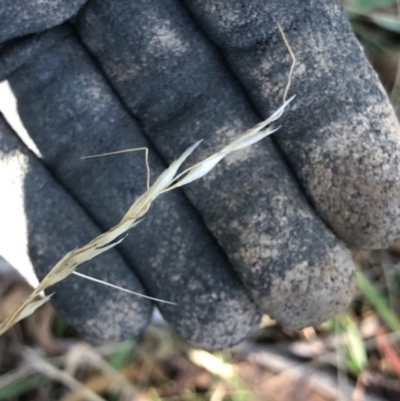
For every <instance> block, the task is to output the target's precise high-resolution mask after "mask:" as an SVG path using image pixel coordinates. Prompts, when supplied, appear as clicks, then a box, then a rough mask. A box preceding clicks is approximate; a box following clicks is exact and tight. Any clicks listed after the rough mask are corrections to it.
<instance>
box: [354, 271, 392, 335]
mask: <svg viewBox="0 0 400 401" xmlns="http://www.w3.org/2000/svg"><path fill="white" fill-rule="evenodd" d="M356 282H357V286H358V288H359V289H360V290H361V292H362V293H363V294H364V296H365V297H366V298H367V299H368V301H369V302H370V303H371V305H372V306H373V307H374V308H375V310H376V312H377V313H378V315H379V316H380V318H381V319H382V320H383V321H384V322H385V323H386V325H387V326H388V327H389V328H390V329H391V330H393V331H399V330H400V319H399V318H398V316H396V314H395V313H393V311H392V310H391V309H390V307H389V304H388V301H387V299H386V298H385V297H384V296H383V295H382V294H381V293H380V292H379V291H378V290H377V289H376V288H375V287H374V286H373V285H372V284H371V282H370V281H369V280H368V278H367V277H366V276H365V274H364V273H363V272H362V271H361V270H357V273H356Z"/></svg>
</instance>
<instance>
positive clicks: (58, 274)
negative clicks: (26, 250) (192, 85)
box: [0, 24, 296, 335]
mask: <svg viewBox="0 0 400 401" xmlns="http://www.w3.org/2000/svg"><path fill="white" fill-rule="evenodd" d="M277 25H278V28H279V31H280V33H281V35H282V37H283V40H284V42H285V45H286V47H287V48H288V50H289V53H290V55H291V57H292V66H291V69H290V73H289V79H288V84H287V87H286V89H285V93H284V98H283V104H282V106H281V107H280V108H279V109H278V110H276V111H275V112H274V113H273V114H272V115H271V116H270V117H269V118H268V119H266V120H265V121H262V122H261V123H259V124H257V125H256V126H255V127H253V128H251V129H250V130H248V131H246V132H245V133H244V134H243V135H241V136H240V137H239V138H237V139H236V140H234V141H233V142H232V143H230V144H229V145H227V146H225V147H224V148H223V149H221V150H220V151H218V152H216V153H214V154H212V155H211V156H209V157H207V158H206V159H204V160H203V161H201V162H199V163H197V164H195V165H194V166H192V167H190V168H188V169H187V170H185V171H183V172H181V173H179V174H178V170H179V168H180V167H181V165H182V164H183V163H184V162H185V161H186V159H187V158H188V157H189V156H190V155H191V154H192V153H193V152H194V150H195V149H196V148H197V147H198V146H199V145H200V143H201V141H199V142H197V143H195V144H194V145H192V146H191V147H189V148H188V149H187V150H186V151H185V152H184V153H183V154H182V155H181V156H180V157H179V158H178V159H177V160H175V161H174V162H173V163H172V164H171V165H170V166H169V167H168V168H167V169H166V170H165V171H164V172H163V173H162V174H161V175H160V176H159V177H158V178H157V180H156V181H155V182H154V183H153V185H151V186H149V185H148V189H147V191H146V192H145V193H143V194H142V195H141V196H140V197H139V198H138V199H137V200H136V201H135V202H134V203H133V204H132V206H131V207H130V208H129V210H128V211H127V212H126V214H125V215H124V216H123V218H122V219H121V221H120V222H119V223H118V224H117V225H115V226H114V227H112V228H111V229H110V230H108V231H107V232H105V233H103V234H101V235H99V236H98V237H96V238H94V239H93V240H92V241H90V242H89V243H87V244H86V245H84V246H82V247H79V248H76V249H74V250H73V251H71V252H68V253H67V254H66V255H65V256H64V257H63V258H62V259H61V260H60V261H59V262H58V263H57V264H56V265H55V266H54V267H53V268H52V269H51V270H50V271H49V273H48V274H47V275H46V276H45V277H44V279H43V280H42V281H41V282H40V283H39V285H38V286H37V287H36V288H35V289H34V290H33V292H32V294H31V295H30V296H29V297H28V298H27V299H26V300H25V301H24V302H23V303H22V304H21V305H20V306H19V307H18V308H17V309H16V310H15V311H14V312H13V313H12V314H11V315H10V316H9V317H8V318H6V319H5V320H4V321H3V322H1V323H0V335H1V334H3V333H5V332H6V331H7V330H8V329H9V328H11V327H12V326H13V325H14V324H15V323H17V322H18V321H20V320H22V319H24V318H26V317H27V316H29V315H31V314H32V313H33V312H34V311H35V310H36V309H38V308H39V307H40V306H42V305H43V304H45V303H46V302H47V301H48V300H49V299H50V298H51V295H52V294H51V295H48V296H46V297H44V298H41V297H40V293H41V292H42V291H44V290H45V289H47V288H48V287H50V286H52V285H54V284H56V283H58V282H59V281H61V280H63V279H65V278H66V277H68V276H69V275H70V274H77V275H80V276H82V277H84V278H87V279H90V280H95V279H93V278H91V277H89V276H86V275H84V274H82V273H77V272H76V271H75V270H76V268H77V267H78V266H79V265H81V264H82V263H84V262H86V261H89V260H91V259H93V258H94V257H96V256H98V255H100V254H102V253H103V252H106V251H108V250H109V249H111V248H114V247H115V246H117V245H118V244H119V243H121V242H122V241H123V240H124V239H125V237H126V233H127V231H128V230H130V229H131V228H133V227H135V226H136V225H137V224H139V223H140V219H141V218H142V217H143V216H144V215H145V214H146V213H147V211H148V210H149V208H150V206H151V204H152V203H153V201H154V200H156V199H157V197H158V196H160V195H161V194H163V193H165V192H168V191H171V190H172V189H174V188H178V187H181V186H183V185H186V184H189V183H191V182H193V181H195V180H198V179H200V178H202V177H203V176H205V175H206V174H207V173H208V172H210V171H211V170H212V169H213V168H214V167H215V166H216V165H217V164H218V163H219V162H220V161H221V160H223V159H224V158H225V157H226V156H227V155H228V154H230V153H232V152H236V151H238V150H241V149H243V148H246V147H248V146H250V145H253V144H255V143H257V142H259V141H260V140H261V139H263V138H265V137H267V136H269V135H271V134H272V133H274V132H275V131H277V130H278V129H279V127H276V126H273V125H272V123H273V122H275V121H276V120H278V119H279V118H280V117H281V116H282V114H283V112H284V111H285V109H286V107H287V106H288V105H289V103H290V102H291V101H292V100H293V99H294V96H293V97H291V98H290V99H289V100H286V96H287V92H288V90H289V86H290V82H291V76H292V72H293V67H294V64H295V62H296V59H295V57H294V54H293V52H292V49H291V48H290V45H289V43H288V41H287V38H286V36H285V34H284V32H283V30H282V28H281V26H280V25H279V24H277ZM112 153H117V152H112ZM110 154H111V153H110ZM146 166H147V167H148V164H147V150H146ZM147 179H149V178H147ZM96 281H97V282H99V283H101V284H105V285H109V286H111V287H115V288H118V289H120V290H122V291H127V292H130V293H133V294H136V295H138V296H142V297H145V298H150V299H153V300H156V301H159V302H166V303H171V302H169V301H163V300H160V299H157V298H152V297H148V296H146V295H144V294H138V293H134V292H132V291H130V290H126V289H124V288H120V287H118V286H114V285H113V284H110V283H107V282H104V281H101V280H96Z"/></svg>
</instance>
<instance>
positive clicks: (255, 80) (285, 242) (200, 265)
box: [0, 0, 400, 348]
mask: <svg viewBox="0 0 400 401" xmlns="http://www.w3.org/2000/svg"><path fill="white" fill-rule="evenodd" d="M78 10H79V11H78ZM71 17H73V18H72V22H66V23H64V24H63V25H62V26H58V27H55V26H56V25H59V24H60V23H62V22H63V21H66V20H68V19H69V18H71ZM276 21H279V22H280V24H281V25H282V27H283V30H284V32H285V33H286V35H287V37H288V40H289V42H290V45H291V47H292V49H293V51H294V53H295V54H296V57H297V59H298V62H297V65H296V68H295V71H294V75H293V81H292V86H291V89H290V94H296V96H297V97H296V99H295V101H294V102H293V103H292V105H291V106H290V108H289V109H288V110H287V112H286V113H285V115H284V117H283V118H282V120H281V121H280V123H281V124H282V128H281V129H280V130H279V131H278V132H277V133H276V134H274V137H273V138H272V139H266V140H263V141H262V142H260V143H258V144H256V145H254V146H252V147H250V148H247V149H244V150H242V151H240V152H237V153H236V154H233V155H231V156H229V157H228V158H227V159H226V161H224V162H223V163H222V164H221V165H219V166H218V167H217V168H216V169H215V170H213V171H212V172H211V173H210V174H209V175H208V176H206V177H205V178H204V179H202V180H201V181H199V182H196V183H193V184H191V185H189V186H187V187H185V188H184V189H183V191H181V190H177V191H174V192H171V193H169V194H167V195H165V196H162V197H161V198H159V199H158V200H157V201H156V202H155V204H154V206H153V207H152V209H151V210H150V212H149V213H148V215H147V217H146V219H145V220H144V221H143V222H142V223H141V224H140V225H139V226H138V227H137V228H135V229H134V230H133V231H132V232H131V234H130V235H129V237H128V238H127V239H126V240H125V241H124V242H123V243H122V244H121V245H119V246H118V247H117V248H116V249H114V250H112V251H110V252H108V253H106V254H105V255H103V256H101V257H99V258H97V259H94V260H93V261H92V262H91V263H90V264H88V265H87V266H85V265H84V266H81V267H80V268H79V269H78V270H79V271H82V272H83V273H85V274H88V275H91V276H93V277H97V278H101V279H103V280H107V281H109V282H111V283H113V284H117V285H120V286H123V287H126V288H129V289H133V290H135V291H139V292H140V291H142V292H144V291H146V292H147V293H148V294H150V295H151V296H154V297H157V298H161V299H164V300H168V301H173V302H176V303H177V304H178V305H177V306H173V305H167V304H159V305H158V307H159V309H160V310H161V312H162V314H163V316H164V317H165V319H166V320H167V321H168V322H170V323H171V324H172V325H173V326H174V327H175V328H176V329H177V330H178V332H179V333H181V334H182V336H184V337H185V338H187V339H188V340H189V341H191V342H192V343H194V344H196V345H197V346H202V347H207V348H219V347H224V346H229V345H232V344H235V343H237V342H238V341H240V340H242V339H244V338H245V337H246V336H248V335H249V334H250V333H252V332H253V331H254V330H255V328H256V327H257V325H258V322H259V320H260V314H261V313H267V314H269V315H270V316H272V317H273V318H275V319H276V320H277V321H278V322H280V323H282V324H284V325H290V326H293V327H303V326H307V325H311V324H316V323H319V322H321V321H323V320H324V319H326V318H328V317H330V316H332V315H334V314H335V313H336V312H338V311H339V310H342V309H343V308H344V307H345V306H346V304H347V303H348V302H349V299H350V297H351V295H352V291H353V283H354V265H353V262H352V259H351V256H350V253H349V252H348V250H347V249H346V247H345V245H344V244H343V243H342V242H341V240H343V241H344V242H345V243H346V245H348V246H358V247H366V248H377V247H384V246H387V245H388V244H390V243H391V242H392V241H393V240H394V239H396V238H397V237H398V236H399V233H400V216H399V214H400V207H399V202H400V182H399V177H400V169H399V167H400V163H399V155H400V141H399V136H398V126H397V123H396V118H395V116H394V114H393V111H392V109H391V107H390V105H389V103H388V100H387V97H386V95H385V94H384V92H383V90H382V87H381V86H380V84H379V83H378V79H377V76H376V74H375V73H374V72H373V71H372V69H371V67H370V65H369V64H368V62H367V61H366V59H365V57H364V55H363V53H362V50H361V49H360V46H359V45H358V43H357V41H356V39H355V37H354V35H353V34H352V32H351V28H350V26H349V23H348V21H347V20H346V17H345V14H344V12H343V10H342V8H341V6H340V5H339V4H338V2H337V1H333V0H331V1H326V0H307V1H306V0H291V1H289V0H264V1H261V0H242V1H239V0H186V1H178V0H136V1H132V0H90V1H88V2H87V3H86V4H84V1H83V0H82V1H71V0H58V1H42V0H41V1H39V0H18V1H15V0H3V3H2V5H1V6H0V41H2V42H3V43H4V45H3V47H2V50H1V54H0V78H1V79H5V78H7V79H8V81H9V84H10V86H11V88H12V90H13V92H14V94H15V96H16V98H17V100H18V108H19V112H20V115H21V118H22V121H23V123H24V125H25V127H26V129H27V131H28V132H29V134H30V136H31V138H32V139H33V141H34V142H35V144H36V146H37V148H38V149H39V152H40V154H41V159H37V158H36V157H35V156H34V154H33V153H31V152H29V151H27V150H26V148H25V146H24V145H23V143H22V142H21V141H20V140H19V139H18V138H17V137H16V136H15V135H14V133H13V132H12V129H11V128H10V127H9V126H8V125H7V123H6V122H5V121H4V120H2V121H1V124H0V169H1V170H0V174H1V180H0V185H1V188H2V190H3V187H7V186H8V187H10V188H14V189H13V190H9V191H4V193H2V202H8V205H9V207H4V206H2V207H1V208H0V217H1V219H2V221H5V219H6V217H8V215H9V214H10V213H11V212H10V210H11V209H12V205H17V204H18V205H19V203H20V207H21V208H23V212H24V216H23V217H21V216H20V214H19V215H18V216H19V217H18V216H17V217H18V218H17V220H18V219H19V220H18V222H20V223H21V224H23V225H24V227H25V232H26V243H27V247H26V252H27V253H28V254H29V255H28V257H29V259H30V260H31V262H32V264H33V266H34V268H35V270H36V272H37V274H38V276H39V277H43V275H44V274H45V273H46V272H47V271H48V270H49V269H50V268H51V267H52V265H53V264H54V263H55V262H56V261H57V260H58V259H59V258H60V257H62V256H63V255H64V254H65V253H66V252H68V251H69V250H71V249H73V248H74V247H76V246H78V245H83V244H84V243H85V242H87V241H88V240H90V239H91V238H93V237H94V236H95V235H97V234H98V233H100V232H101V231H102V230H106V229H108V228H110V227H111V226H112V225H113V224H115V223H116V222H117V221H118V220H119V219H120V218H121V217H122V215H123V214H124V212H125V211H126V210H127V209H128V207H129V206H130V204H131V203H132V202H133V200H134V199H135V198H137V197H138V196H139V195H140V194H141V193H142V192H143V191H144V190H145V181H146V169H145V164H144V162H143V158H142V157H141V156H140V155H138V154H126V155H119V156H110V157H105V158H98V159H89V160H81V159H80V157H81V156H86V155H91V154H98V153H103V152H110V151H115V150H121V149H126V148H132V147H142V146H147V147H148V148H149V150H150V165H151V167H152V179H153V180H154V179H155V177H156V176H157V175H158V174H159V173H160V172H162V171H163V169H164V168H165V167H166V166H167V165H168V164H169V163H171V162H172V161H173V160H174V159H176V158H177V157H178V156H179V155H180V154H181V153H182V152H183V151H184V150H185V149H186V148H187V147H188V146H190V145H192V144H194V143H195V142H196V141H197V140H199V139H204V142H203V144H202V145H201V147H200V149H199V151H197V152H196V154H195V155H194V158H192V161H193V162H196V161H198V160H200V159H202V158H204V157H205V156H206V155H209V154H211V153H213V152H214V151H215V150H217V149H219V148H220V147H221V146H222V145H224V144H227V143H229V142H230V141H232V139H233V138H236V137H237V136H239V135H240V134H241V133H242V132H244V131H245V130H246V129H248V128H250V127H251V126H253V125H254V124H256V123H257V122H259V121H260V120H261V119H262V118H266V117H268V116H269V115H270V114H271V113H272V112H273V111H275V110H276V109H277V108H278V107H279V106H280V104H281V102H282V97H283V92H284V89H285V86H286V83H287V77H288V71H289V69H290V64H291V59H290V56H289V53H288V49H287V48H286V47H285V45H284V43H283V41H282V37H281V35H280V33H279V30H278V27H277V23H276ZM46 29H48V31H45V32H44V30H46ZM42 31H43V32H42ZM302 191H304V193H305V194H306V195H307V197H308V198H307V199H306V196H305V195H304V194H303V192H302ZM12 194H14V195H12ZM18 194H19V196H21V194H22V195H23V199H22V200H21V199H20V198H19V197H18V196H17V195H18ZM12 196H14V198H13V197H12ZM18 202H19V203H18ZM328 227H329V228H330V229H331V230H332V231H330V229H329V228H328ZM7 230H8V232H7ZM0 232H1V234H0V235H1V237H0V238H1V241H0V246H2V247H3V248H5V246H4V244H6V243H7V244H8V245H7V247H6V248H7V249H0V253H3V254H4V256H6V257H7V254H6V253H7V252H8V253H9V254H11V253H12V244H10V238H11V237H12V236H11V235H10V229H9V227H7V225H6V224H3V223H1V227H0ZM3 233H4V234H3ZM333 233H334V234H333ZM53 290H54V291H55V295H54V296H53V303H54V305H55V306H56V307H57V309H59V310H60V311H61V312H62V313H63V314H64V315H65V316H67V317H68V319H69V320H70V321H71V322H72V323H73V324H74V325H75V326H76V327H77V328H78V329H79V330H80V331H81V332H82V334H84V335H85V336H88V337H91V338H94V339H102V340H104V339H107V340H121V339H126V338H130V337H134V336H136V335H138V334H139V333H140V332H141V331H142V330H143V329H144V328H145V327H146V325H147V324H148V322H149V319H150V315H151V310H152V305H151V303H150V301H148V300H146V299H143V298H138V297H135V296H133V295H130V294H126V293H123V292H120V291H118V290H114V289H111V288H108V287H104V286H101V285H100V284H96V283H93V282H89V281H87V280H84V279H82V278H80V277H75V276H74V277H69V278H68V279H66V280H65V281H63V282H62V283H60V284H58V285H56V286H55V288H54V289H53Z"/></svg>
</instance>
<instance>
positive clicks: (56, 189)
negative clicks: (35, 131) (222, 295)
mask: <svg viewBox="0 0 400 401" xmlns="http://www.w3.org/2000/svg"><path fill="white" fill-rule="evenodd" d="M0 187H1V188H2V207H1V208H0V225H1V231H0V254H1V255H3V256H4V257H6V259H8V260H10V261H13V260H14V258H15V257H17V258H19V261H21V260H25V261H26V262H27V263H28V264H31V263H32V264H33V265H34V268H35V270H36V272H37V274H38V276H39V278H43V277H44V275H45V274H46V273H47V272H48V271H49V270H50V268H52V267H53V266H54V265H55V264H56V262H58V260H59V259H61V258H62V257H63V256H64V255H65V254H66V253H67V252H69V251H71V250H72V249H74V248H76V247H77V246H79V245H83V244H85V243H86V242H88V241H90V240H91V239H92V238H94V237H95V236H97V235H99V234H100V230H99V228H98V227H97V226H96V225H95V224H94V223H93V221H92V220H91V219H90V218H89V217H88V215H87V214H86V213H85V211H84V210H83V209H82V208H81V207H80V206H79V204H78V203H77V202H76V201H75V200H74V199H73V198H72V197H71V196H70V195H69V194H68V193H66V192H65V191H64V189H63V188H62V187H61V186H60V185H59V184H58V183H57V181H56V180H55V179H54V178H53V177H52V176H51V174H49V172H48V171H47V170H46V168H45V167H44V166H43V165H42V163H41V162H40V161H39V160H38V159H37V158H36V156H34V155H33V153H31V152H30V151H29V150H27V149H26V148H25V146H24V145H23V144H22V142H21V141H20V140H19V139H18V138H17V136H16V135H15V134H14V132H13V131H12V129H11V128H10V127H9V126H8V125H7V123H6V122H5V120H4V118H3V116H1V115H0ZM82 270H83V271H84V273H86V274H88V275H92V276H94V277H98V276H101V278H102V279H103V280H107V281H110V282H113V283H115V284H117V285H119V286H123V287H125V288H129V289H131V290H132V291H137V292H140V293H143V292H144V290H143V288H142V286H141V285H140V284H139V282H138V280H137V279H136V278H135V276H134V275H133V274H131V273H130V272H129V269H128V267H127V266H126V265H125V263H124V261H123V260H122V258H121V257H120V256H119V255H118V253H117V252H116V251H114V250H111V251H109V252H108V253H107V254H103V255H101V256H100V257H98V258H96V259H95V260H93V261H91V262H89V263H87V264H86V265H85V267H84V268H83V269H82ZM127 273H129V274H127ZM47 292H48V293H49V294H50V293H53V292H54V295H53V297H52V302H53V303H54V305H55V306H56V308H57V309H58V310H59V311H60V312H61V313H62V314H63V315H65V316H66V317H67V318H68V319H69V320H70V321H71V323H72V324H73V325H74V326H75V327H76V328H77V329H78V330H79V331H80V332H81V333H82V334H83V335H85V336H87V337H89V338H91V339H93V340H104V339H107V340H110V341H121V340H126V339H128V338H132V337H135V336H137V335H139V334H140V333H141V332H142V331H143V330H144V329H145V328H146V326H147V325H148V323H149V320H150V317H151V311H152V306H151V303H150V301H148V300H146V299H143V298H138V297H135V296H133V295H131V294H127V293H125V292H121V291H118V290H115V289H112V288H109V287H100V285H99V284H97V283H94V282H90V281H87V280H84V279H83V278H81V277H77V276H70V277H68V278H67V279H65V280H64V281H63V282H61V283H59V284H56V285H54V286H52V287H51V288H49V289H48V291H47ZM99 292H101V294H102V297H101V298H99V297H98V296H96V294H98V293H99Z"/></svg>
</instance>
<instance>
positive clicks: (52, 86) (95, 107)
mask: <svg viewBox="0 0 400 401" xmlns="http://www.w3.org/2000/svg"><path fill="white" fill-rule="evenodd" d="M63 32H64V30H63V29H60V30H56V31H53V32H50V33H49V34H48V35H44V36H43V43H44V44H46V45H47V44H48V43H51V41H50V40H48V39H47V36H51V35H60V37H61V40H60V41H59V42H57V44H56V45H54V46H50V47H46V48H44V49H42V50H41V51H40V52H38V53H37V54H36V56H34V57H33V58H32V59H31V60H30V61H29V63H26V64H25V65H23V66H21V67H20V68H19V69H18V70H16V71H15V72H14V73H12V74H11V75H10V76H9V82H10V85H11V87H12V88H13V90H14V92H15V94H16V96H17V98H18V103H19V111H20V114H21V117H22V120H23V121H24V123H25V126H26V128H27V130H28V132H29V133H30V135H31V137H32V138H33V140H34V142H35V143H36V145H37V147H38V148H39V150H40V152H41V154H42V156H43V160H44V161H45V163H46V165H47V166H49V168H50V169H51V170H52V171H53V172H54V174H55V175H56V177H57V179H58V180H59V181H60V182H62V184H63V186H65V188H67V189H68V191H69V192H70V193H71V194H73V196H74V197H76V199H79V202H80V203H81V204H82V205H83V207H84V208H85V209H86V210H88V211H90V214H91V215H92V216H93V218H94V219H95V221H96V222H98V224H99V225H100V226H101V227H102V229H108V228H109V227H110V226H112V225H114V224H115V223H116V222H117V221H118V220H119V219H120V218H121V217H122V216H123V214H124V213H125V212H126V211H127V210H128V208H129V207H130V205H131V204H132V202H133V201H134V200H135V199H136V198H137V197H138V196H139V195H141V194H142V193H143V192H144V191H145V190H146V167H145V162H144V157H143V156H142V155H136V154H127V155H118V156H113V157H108V158H96V159H89V160H80V159H79V158H80V157H81V156H85V155H91V154H99V153H103V152H109V151H112V150H120V149H127V148H137V147H148V148H149V151H150V166H151V170H152V181H154V179H155V178H156V177H157V176H158V175H159V174H160V173H161V172H162V171H163V170H164V168H165V164H164V163H163V161H162V160H161V159H160V158H159V157H158V156H157V154H156V151H155V150H154V149H153V148H152V147H151V145H150V144H149V143H148V141H147V140H146V139H145V137H144V136H143V134H142V133H141V130H140V128H139V126H138V125H137V124H136V122H135V121H134V120H133V119H132V117H131V116H130V115H129V114H128V113H127V112H126V111H125V110H124V108H123V107H122V106H121V104H120V102H119V100H118V98H117V97H116V96H115V95H114V93H113V91H112V90H111V89H110V88H109V86H108V85H107V82H106V81H105V79H104V78H103V76H102V75H101V73H100V72H99V71H98V69H97V68H96V66H95V64H94V63H93V60H92V59H91V58H90V56H89V55H88V54H87V53H86V52H85V49H84V48H83V47H82V45H81V44H80V42H79V40H77V38H76V37H75V35H74V34H72V33H71V34H70V35H69V36H68V37H66V36H65V35H64V33H63ZM118 249H119V250H120V252H121V254H122V255H123V257H124V258H125V259H126V260H127V261H129V263H130V265H131V266H132V268H133V270H134V271H135V272H136V273H137V274H138V276H139V278H140V279H141V281H142V283H143V284H144V285H145V287H146V289H148V291H149V294H150V295H152V296H154V297H157V298H161V299H163V300H166V301H171V302H176V303H177V305H167V304H162V303H160V304H158V307H159V309H160V310H161V312H162V314H163V316H164V317H165V318H166V319H167V320H168V321H169V322H170V323H172V324H173V325H174V327H175V328H176V329H177V330H178V331H179V332H180V333H181V334H182V335H183V336H184V337H186V338H187V339H188V340H190V341H191V342H193V343H195V344H196V345H199V346H202V347H208V348H220V347H224V346H229V345H232V344H235V343H237V342H239V341H241V340H242V339H243V338H245V337H246V336H248V335H249V334H250V333H252V332H253V331H254V330H255V329H256V327H257V325H258V323H259V320H260V315H259V311H258V308H257V307H256V306H255V304H254V302H253V301H252V300H251V298H250V296H249V295H248V294H247V291H246V290H245V288H244V286H243V284H242V283H241V282H240V280H239V279H238V278H237V277H236V275H235V274H234V273H233V271H232V269H231V267H230V266H229V263H228V261H227V259H226V257H225V256H224V254H223V253H222V252H221V250H220V249H219V247H218V245H217V243H216V241H215V240H214V239H213V238H212V236H211V235H210V234H209V232H208V230H207V229H206V228H205V226H204V224H203V223H202V221H201V220H200V218H199V216H198V214H197V212H196V211H195V210H194V209H193V207H192V206H191V205H190V203H189V202H187V200H186V199H185V197H184V196H183V195H182V193H180V192H179V191H174V192H171V193H169V194H167V195H163V196H162V197H160V198H159V199H157V200H156V201H155V202H154V205H153V206H152V208H151V209H150V211H149V213H148V214H146V216H145V218H144V220H143V221H142V222H141V223H140V224H139V225H138V226H137V227H135V228H134V229H133V230H132V232H131V234H130V235H129V236H128V238H127V239H126V240H125V241H124V242H123V243H122V244H121V245H119V246H118ZM95 296H96V297H97V299H101V298H102V296H103V295H102V293H101V291H99V292H98V293H97V295H95Z"/></svg>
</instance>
